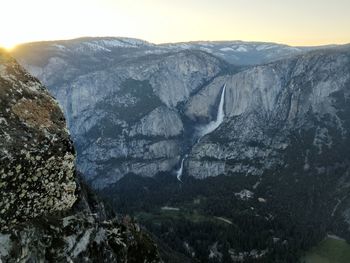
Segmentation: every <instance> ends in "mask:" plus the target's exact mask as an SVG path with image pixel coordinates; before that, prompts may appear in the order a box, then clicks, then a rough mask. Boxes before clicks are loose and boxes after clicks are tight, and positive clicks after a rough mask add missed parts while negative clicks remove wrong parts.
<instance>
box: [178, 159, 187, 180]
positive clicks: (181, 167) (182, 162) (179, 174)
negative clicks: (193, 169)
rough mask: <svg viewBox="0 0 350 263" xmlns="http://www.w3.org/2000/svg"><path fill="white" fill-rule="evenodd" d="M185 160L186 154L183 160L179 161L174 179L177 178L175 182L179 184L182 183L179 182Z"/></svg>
mask: <svg viewBox="0 0 350 263" xmlns="http://www.w3.org/2000/svg"><path fill="white" fill-rule="evenodd" d="M186 158H187V154H186V155H185V157H184V158H182V160H181V166H180V168H179V170H177V171H176V178H177V180H179V181H180V182H182V181H181V177H182V173H183V170H184V161H185V159H186Z"/></svg>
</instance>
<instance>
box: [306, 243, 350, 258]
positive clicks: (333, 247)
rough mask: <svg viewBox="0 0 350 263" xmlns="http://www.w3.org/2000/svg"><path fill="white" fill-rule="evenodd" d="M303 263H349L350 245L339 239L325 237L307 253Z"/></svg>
mask: <svg viewBox="0 0 350 263" xmlns="http://www.w3.org/2000/svg"><path fill="white" fill-rule="evenodd" d="M302 262H305V263H349V262H350V244H348V243H346V241H344V240H341V239H339V238H334V237H327V238H326V239H325V240H323V241H322V242H321V243H320V244H319V245H318V246H316V247H314V248H313V249H312V250H311V251H310V252H308V253H307V255H306V256H305V258H304V259H303V261H302Z"/></svg>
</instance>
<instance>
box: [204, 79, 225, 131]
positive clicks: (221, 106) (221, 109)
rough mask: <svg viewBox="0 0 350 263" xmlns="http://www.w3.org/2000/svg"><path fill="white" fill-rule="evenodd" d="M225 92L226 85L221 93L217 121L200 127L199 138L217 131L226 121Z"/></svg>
mask: <svg viewBox="0 0 350 263" xmlns="http://www.w3.org/2000/svg"><path fill="white" fill-rule="evenodd" d="M225 92H226V84H225V85H224V87H223V89H222V92H221V98H220V103H219V107H218V112H217V115H216V120H215V121H211V122H209V123H208V124H206V125H204V126H201V127H200V129H199V138H201V137H203V136H204V135H207V134H209V133H211V132H213V131H215V130H216V129H217V128H218V127H219V126H220V125H221V123H222V122H223V121H224V118H225V111H224V104H225Z"/></svg>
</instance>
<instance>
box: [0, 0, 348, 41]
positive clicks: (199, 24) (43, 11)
mask: <svg viewBox="0 0 350 263" xmlns="http://www.w3.org/2000/svg"><path fill="white" fill-rule="evenodd" d="M0 7H1V15H0V46H4V47H8V48H10V47H13V46H14V45H16V44H19V43H23V42H31V41H41V40H58V39H71V38H76V37H82V36H121V37H135V38H140V39H143V40H147V41H150V42H153V43H164V42H182V41H195V40H246V41H271V42H279V43H286V44H290V45H323V44H331V43H335V44H342V43H349V42H350V0H0Z"/></svg>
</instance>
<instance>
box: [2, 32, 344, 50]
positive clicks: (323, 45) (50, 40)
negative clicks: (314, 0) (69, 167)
mask: <svg viewBox="0 0 350 263" xmlns="http://www.w3.org/2000/svg"><path fill="white" fill-rule="evenodd" d="M84 38H85V39H88V38H116V39H118V38H119V39H135V40H141V41H144V42H147V43H149V44H153V45H156V46H160V45H171V44H185V43H201V42H203V43H205V42H243V43H266V44H277V45H285V46H289V47H296V48H297V47H327V46H342V45H347V44H350V42H344V43H327V44H310V45H293V44H288V43H286V42H278V41H277V42H276V41H266V40H242V39H226V40H223V39H221V40H188V41H174V42H151V41H148V40H145V39H142V38H137V37H129V36H125V37H123V36H107V35H106V36H79V37H72V38H62V39H42V40H33V41H28V42H21V43H18V44H15V45H14V46H12V47H6V46H2V45H1V44H0V47H1V48H3V49H6V50H10V51H11V50H13V49H15V48H16V47H19V46H22V45H29V44H36V43H47V42H60V41H73V40H78V39H84Z"/></svg>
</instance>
